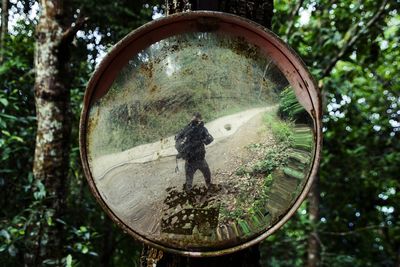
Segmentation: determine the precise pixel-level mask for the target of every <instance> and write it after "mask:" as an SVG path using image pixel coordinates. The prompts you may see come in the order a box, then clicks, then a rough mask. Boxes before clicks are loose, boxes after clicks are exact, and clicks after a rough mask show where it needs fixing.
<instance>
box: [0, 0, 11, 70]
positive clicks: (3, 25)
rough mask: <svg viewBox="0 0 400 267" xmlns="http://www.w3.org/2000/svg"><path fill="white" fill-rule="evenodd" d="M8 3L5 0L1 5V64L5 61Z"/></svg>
mask: <svg viewBox="0 0 400 267" xmlns="http://www.w3.org/2000/svg"><path fill="white" fill-rule="evenodd" d="M8 1H9V0H3V1H2V3H1V32H0V64H1V63H3V60H4V50H5V40H6V36H7V33H8V3H9V2H8Z"/></svg>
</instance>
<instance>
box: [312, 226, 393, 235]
mask: <svg viewBox="0 0 400 267" xmlns="http://www.w3.org/2000/svg"><path fill="white" fill-rule="evenodd" d="M385 227H387V226H384V225H369V226H366V227H362V228H357V229H355V230H353V231H347V232H320V234H323V235H331V236H348V235H354V234H357V233H359V232H364V231H368V230H377V229H382V228H385Z"/></svg>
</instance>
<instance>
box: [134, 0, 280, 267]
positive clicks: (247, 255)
mask: <svg viewBox="0 0 400 267" xmlns="http://www.w3.org/2000/svg"><path fill="white" fill-rule="evenodd" d="M166 7H167V12H166V13H167V15H169V14H174V13H178V12H182V11H183V12H185V11H189V10H191V9H192V10H214V11H222V12H226V13H232V14H235V15H238V16H242V17H245V18H248V19H251V20H253V21H255V22H257V23H259V24H261V25H263V26H265V27H267V28H271V21H272V16H273V9H274V3H273V0H252V1H246V0H219V1H218V0H191V1H189V0H166ZM259 259H260V253H259V249H258V245H255V246H253V247H250V248H248V249H244V250H242V251H238V252H236V253H233V254H229V255H225V256H219V257H209V258H189V257H183V256H179V255H175V254H171V253H167V252H162V251H158V250H156V249H153V248H150V247H147V246H145V247H144V249H143V251H142V257H141V265H140V266H142V267H147V266H153V264H156V265H157V266H158V267H189V266H190V267H197V266H199V267H200V266H207V267H214V266H215V267H220V266H231V267H236V266H237V267H258V266H260V262H259Z"/></svg>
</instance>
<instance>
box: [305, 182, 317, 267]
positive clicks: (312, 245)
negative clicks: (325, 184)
mask: <svg viewBox="0 0 400 267" xmlns="http://www.w3.org/2000/svg"><path fill="white" fill-rule="evenodd" d="M319 202H320V197H319V175H317V176H316V177H315V182H314V184H313V186H312V188H311V190H310V193H309V194H308V213H309V218H310V222H311V225H312V227H313V230H312V231H311V233H310V235H309V237H308V249H307V267H317V266H319V263H320V244H319V237H318V231H317V229H316V224H317V223H318V222H319Z"/></svg>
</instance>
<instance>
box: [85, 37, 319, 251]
mask: <svg viewBox="0 0 400 267" xmlns="http://www.w3.org/2000/svg"><path fill="white" fill-rule="evenodd" d="M278 65H279V64H277V62H274V60H273V59H272V58H271V57H270V56H269V55H268V54H266V53H263V52H262V51H261V50H260V49H259V48H258V47H256V46H255V45H252V44H250V43H248V42H246V41H245V40H244V39H243V38H240V37H235V36H231V35H228V34H223V33H220V32H191V33H183V34H178V35H174V36H172V37H168V38H166V39H163V40H161V41H157V42H155V43H153V44H151V45H150V46H148V47H147V48H146V49H144V50H142V51H140V52H139V53H136V54H135V55H134V56H133V57H132V58H130V59H129V62H128V63H127V64H126V65H125V66H124V67H123V68H122V69H121V71H120V72H119V73H118V75H117V77H116V79H115V80H114V81H113V83H112V85H111V87H110V88H109V89H108V90H107V92H106V93H105V94H104V95H102V96H101V97H99V98H97V99H96V100H94V101H92V102H91V105H90V107H89V112H88V125H87V132H86V146H87V158H88V163H89V168H90V172H91V175H92V177H93V178H92V179H93V181H94V185H95V186H96V188H97V190H98V192H99V195H100V196H101V198H102V199H103V201H104V202H105V203H106V205H107V207H108V208H109V209H110V210H111V211H112V213H113V214H115V216H117V217H118V218H119V219H120V220H121V221H122V222H123V223H124V224H125V225H126V226H127V227H129V228H130V229H131V230H132V231H134V232H135V233H137V234H139V235H141V236H143V237H145V238H146V239H148V240H151V241H153V242H156V243H158V244H161V245H165V246H168V247H174V248H178V249H183V250H188V249H189V250H200V251H201V250H202V249H210V248H213V247H215V248H226V247H232V246H236V245H240V244H242V243H244V242H246V241H248V240H250V239H252V238H254V237H255V236H258V235H260V234H262V233H263V232H265V231H266V230H267V229H269V228H270V227H272V226H273V225H274V224H275V223H276V222H277V221H279V220H280V218H282V216H283V215H284V214H285V213H286V212H287V211H288V210H289V208H290V207H291V206H292V205H293V203H294V202H295V201H296V199H297V198H298V197H299V195H300V194H301V192H302V191H303V189H304V186H305V183H306V181H307V179H308V177H309V175H310V169H311V165H312V163H313V160H314V153H315V152H314V150H315V142H314V140H315V133H314V130H313V129H314V128H315V127H314V125H313V120H312V118H311V116H310V115H309V113H308V112H307V111H306V110H305V109H304V108H303V106H302V105H301V104H300V103H299V101H298V99H297V98H296V93H295V91H294V89H293V88H292V86H291V85H290V84H289V82H288V80H287V79H286V77H285V75H284V74H283V73H282V72H281V70H280V69H279V68H278Z"/></svg>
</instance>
